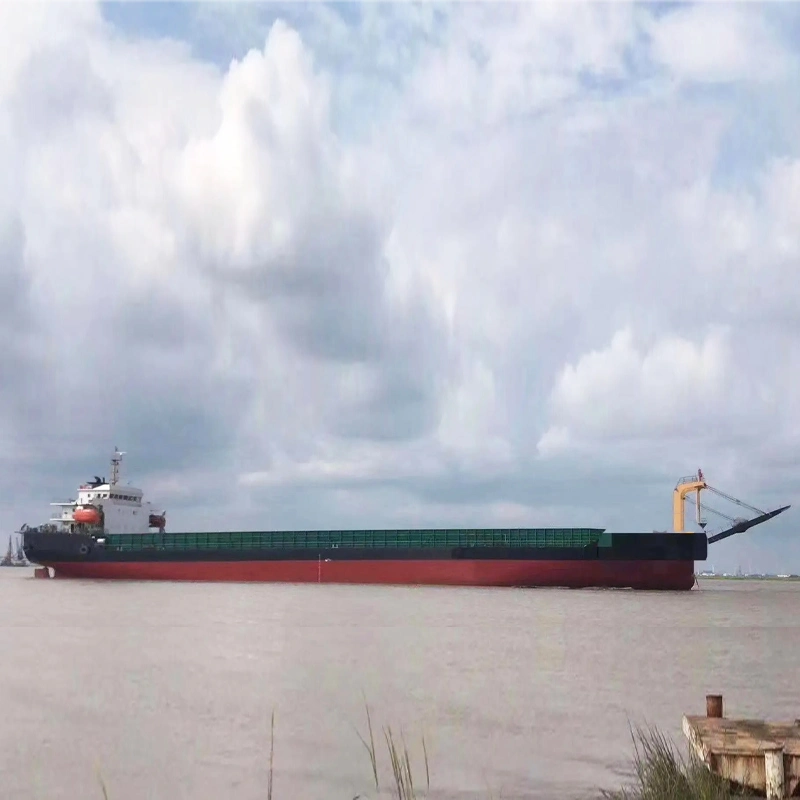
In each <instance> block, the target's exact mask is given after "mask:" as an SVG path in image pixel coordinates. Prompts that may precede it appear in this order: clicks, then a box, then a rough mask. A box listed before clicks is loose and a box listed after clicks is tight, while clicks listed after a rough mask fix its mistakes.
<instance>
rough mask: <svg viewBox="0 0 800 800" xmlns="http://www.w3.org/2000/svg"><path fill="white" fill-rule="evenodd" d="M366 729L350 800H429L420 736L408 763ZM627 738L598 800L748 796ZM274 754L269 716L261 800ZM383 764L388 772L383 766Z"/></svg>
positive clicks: (495, 797)
mask: <svg viewBox="0 0 800 800" xmlns="http://www.w3.org/2000/svg"><path fill="white" fill-rule="evenodd" d="M366 725H367V730H366V732H365V734H364V735H362V734H361V733H360V732H359V731H356V735H357V736H358V738H359V739H360V741H361V744H362V745H363V746H364V749H365V750H366V753H367V758H368V765H369V775H370V777H369V778H368V779H367V780H368V781H369V782H370V783H371V788H370V790H368V791H364V792H362V793H361V794H357V795H356V796H355V797H354V798H352V800H379V799H380V800H385V799H388V798H392V800H433V799H434V798H435V797H436V791H435V789H434V790H433V791H432V790H431V769H430V764H429V761H428V747H427V743H426V740H425V736H424V735H423V736H422V737H421V739H420V748H419V751H420V756H419V757H418V758H416V759H415V760H414V761H413V763H412V758H411V755H410V752H409V748H408V745H407V743H406V738H405V736H404V735H403V733H402V732H400V733H399V735H398V734H397V733H395V732H394V731H393V730H392V728H391V726H389V725H387V726H384V727H383V728H382V730H381V732H380V734H379V735H378V736H377V737H376V733H375V730H374V727H373V724H372V715H371V714H370V710H369V706H368V705H367V706H366ZM376 738H377V740H378V741H379V742H381V745H380V746H378V745H377V744H376ZM632 739H633V750H634V755H633V759H632V780H631V781H630V783H629V785H627V786H624V787H622V788H620V789H616V790H608V789H598V800H734V798H737V800H738V799H739V798H751V797H753V796H752V795H750V794H747V793H745V792H744V790H739V791H737V790H736V789H735V788H733V787H732V786H731V785H730V784H729V783H728V782H727V781H725V780H723V779H722V778H719V777H718V776H716V775H714V774H712V773H711V772H710V771H709V770H708V769H707V768H706V767H705V766H704V765H703V764H702V763H701V762H700V761H699V760H697V759H696V758H695V757H690V758H688V759H685V758H683V757H682V756H681V755H680V754H679V753H678V751H677V749H676V747H675V746H674V745H673V743H672V742H670V741H669V740H668V739H667V737H666V736H665V735H664V734H662V733H661V732H660V731H658V730H657V729H647V730H643V729H636V730H635V731H632ZM274 756H275V714H274V712H273V714H272V718H271V721H270V742H269V762H268V768H267V781H266V792H265V797H266V800H273V777H274V767H275V757H274ZM387 763H388V767H389V768H388V771H387V770H384V768H383V765H384V764H387ZM387 773H388V775H387ZM382 774H383V776H384V778H383V780H382V779H381V775H382ZM98 780H99V783H100V787H101V790H102V794H103V798H104V800H110V798H112V797H113V793H109V792H108V791H107V789H106V786H105V783H104V781H103V779H102V776H101V775H99V774H98ZM373 791H374V793H372V792H373ZM502 797H503V794H502V792H500V793H493V792H491V791H488V792H487V794H486V800H501V798H502ZM278 798H280V792H278Z"/></svg>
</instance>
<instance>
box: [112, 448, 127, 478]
mask: <svg viewBox="0 0 800 800" xmlns="http://www.w3.org/2000/svg"><path fill="white" fill-rule="evenodd" d="M124 455H125V451H124V450H123V451H120V449H119V448H118V447H117V446H116V445H115V446H114V455H113V456H112V458H111V485H112V486H114V485H115V484H116V483H117V482H118V481H119V465H120V464H121V463H122V456H124Z"/></svg>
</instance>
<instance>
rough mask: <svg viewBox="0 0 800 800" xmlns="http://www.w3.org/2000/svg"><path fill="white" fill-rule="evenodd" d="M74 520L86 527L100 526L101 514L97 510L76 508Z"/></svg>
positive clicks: (73, 513)
mask: <svg viewBox="0 0 800 800" xmlns="http://www.w3.org/2000/svg"><path fill="white" fill-rule="evenodd" d="M72 519H74V520H75V522H81V523H83V524H84V525H99V524H100V512H99V511H98V510H97V509H96V508H91V507H90V508H86V507H84V508H76V509H75V510H74V511H73V512H72Z"/></svg>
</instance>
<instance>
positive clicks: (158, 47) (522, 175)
mask: <svg viewBox="0 0 800 800" xmlns="http://www.w3.org/2000/svg"><path fill="white" fill-rule="evenodd" d="M43 8H44V7H27V6H26V5H24V4H9V5H8V6H5V7H3V10H2V12H0V13H1V16H0V21H1V22H2V25H0V30H2V33H0V49H1V50H2V52H3V53H4V55H3V56H2V57H0V58H2V59H3V61H2V62H0V98H2V103H0V139H2V145H3V147H2V156H0V168H3V169H4V174H6V175H7V176H9V178H8V180H7V181H6V184H5V186H4V187H3V188H2V189H0V253H2V255H3V258H4V263H5V264H6V265H7V268H6V270H5V272H4V274H3V276H2V278H0V283H2V286H3V287H10V288H8V290H7V291H5V292H4V294H3V299H2V301H0V310H1V311H2V319H3V322H0V327H2V326H5V327H3V331H4V336H5V339H6V341H7V345H6V348H5V350H3V351H2V356H0V368H1V369H2V370H3V374H6V373H7V374H14V375H15V376H16V383H15V384H14V388H13V390H11V389H9V387H10V386H11V385H12V384H11V383H10V382H9V381H5V382H4V387H3V388H0V435H2V436H3V437H4V444H5V448H4V449H5V452H6V453H13V454H14V457H13V458H12V457H11V456H6V457H5V459H4V460H3V461H2V462H0V484H2V490H3V496H5V497H6V498H10V499H6V500H4V501H3V503H2V505H0V520H2V521H3V524H5V525H6V526H12V525H13V526H16V525H18V524H20V521H21V520H20V517H24V518H27V521H28V522H32V521H34V519H35V518H37V517H38V516H40V515H41V513H46V509H47V506H46V504H47V503H48V502H49V501H50V500H51V499H54V497H60V496H63V495H68V494H69V493H70V492H72V491H73V488H74V485H75V484H76V483H77V482H79V481H81V480H83V479H84V478H85V477H87V476H89V475H93V474H95V473H96V472H97V470H102V469H103V468H104V465H105V464H106V461H107V457H108V453H110V451H111V449H112V448H113V446H114V444H118V445H119V446H120V447H122V448H123V449H125V450H127V451H128V452H129V454H130V455H129V465H128V469H129V470H130V478H131V480H135V482H136V483H137V484H138V485H140V486H142V487H143V488H145V490H146V493H147V495H148V496H152V499H153V500H154V502H156V503H157V504H163V505H164V506H165V507H167V508H168V509H169V514H170V517H169V518H170V520H172V521H173V522H171V527H172V529H176V528H175V526H178V527H181V528H187V527H201V528H203V529H213V528H215V527H217V528H218V527H223V528H224V527H230V526H235V527H237V528H240V529H241V528H250V527H255V528H272V527H343V526H347V525H353V526H357V527H373V526H374V527H378V526H388V525H398V526H409V525H429V526H450V525H468V526H471V527H472V526H478V525H498V526H509V525H546V526H552V525H592V526H595V525H597V526H600V527H607V528H609V529H627V530H631V529H642V530H652V529H663V528H665V527H668V526H669V525H670V522H671V510H670V509H671V493H672V488H673V486H674V484H675V481H676V480H677V478H678V476H680V475H683V474H686V473H688V472H691V471H693V470H695V469H696V468H697V466H701V467H702V468H703V469H704V471H705V472H706V474H707V475H708V477H709V482H710V483H712V485H715V486H719V487H720V488H721V489H723V490H725V491H727V492H729V493H731V494H733V495H735V496H738V497H741V498H742V499H744V500H746V501H748V502H751V503H753V504H754V505H756V506H759V507H773V506H777V505H782V504H784V503H793V504H795V505H797V504H798V503H800V465H798V461H797V458H796V453H797V452H798V444H800V411H798V409H800V394H799V392H800V390H798V388H797V383H796V381H795V380H794V375H796V370H797V368H798V367H799V366H800V337H798V322H797V320H798V319H800V315H798V314H797V311H798V308H800V293H799V291H800V290H798V288H797V287H798V285H800V284H798V281H797V279H796V278H797V270H798V263H800V238H799V237H800V217H798V208H800V153H798V144H797V137H796V135H795V134H796V131H797V129H798V125H800V95H798V93H797V91H796V86H797V78H798V51H797V42H798V33H799V32H800V11H798V7H797V6H796V5H795V4H770V5H763V6H762V5H757V4H753V3H747V4H743V3H736V4H731V5H726V4H721V3H714V4H699V5H683V4H682V5H677V4H659V5H657V6H656V5H653V4H647V5H639V6H628V5H625V4H621V3H614V4H586V5H580V4H576V3H567V4H557V5H555V6H545V5H543V4H520V5H513V4H507V5H503V6H502V7H501V6H498V5H496V4H484V5H479V4H445V5H441V6H434V5H433V4H421V5H419V6H412V5H410V4H397V5H392V4H388V3H381V4H376V3H370V4H365V5H359V4H355V3H353V4H341V5H336V6H325V5H323V4H320V3H315V4H310V5H302V4H299V3H289V4H285V5H278V4H268V5H259V4H256V3H238V4H220V5H212V4H208V3H203V4H199V5H194V4H189V3H176V4H156V3H142V4H135V3H119V4H106V5H102V6H95V5H93V4H91V3H81V4H78V5H75V6H71V5H66V4H55V5H53V6H47V7H46V8H47V13H44V12H43V11H42V9H43ZM97 364H101V365H102V368H101V367H97V366H96V365H97ZM93 365H94V366H93ZM43 385H47V386H54V387H59V388H58V391H57V392H56V393H55V395H54V396H53V395H47V396H44V395H43V394H42V392H41V386H43ZM21 476H22V477H24V479H25V481H24V485H25V486H26V487H30V488H26V489H25V490H19V489H18V488H16V489H14V491H12V487H18V481H19V479H20V477H21ZM726 510H728V511H732V512H735V509H726ZM794 514H795V511H794V509H793V510H792V511H791V512H789V513H787V514H786V515H785V516H784V517H783V518H781V519H780V520H777V521H775V522H774V523H771V524H770V525H769V526H765V527H764V528H763V529H762V530H758V531H754V532H752V533H748V534H746V535H745V536H742V537H736V538H735V539H734V540H732V541H729V542H725V543H722V544H720V545H719V546H718V547H717V549H716V552H718V553H719V556H717V555H715V556H714V558H713V561H714V564H715V566H716V567H718V568H723V569H736V567H737V566H738V565H739V564H740V563H741V565H742V566H743V567H745V566H747V565H748V564H752V566H753V567H754V568H757V569H783V568H785V567H787V566H791V568H793V569H794V570H795V571H800V544H798V538H797V528H798V526H797V524H796V522H795V518H794ZM734 515H735V514H734Z"/></svg>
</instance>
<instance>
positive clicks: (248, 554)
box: [23, 531, 708, 565]
mask: <svg viewBox="0 0 800 800" xmlns="http://www.w3.org/2000/svg"><path fill="white" fill-rule="evenodd" d="M23 548H24V551H25V555H26V556H27V557H28V559H29V560H30V561H31V562H33V563H36V564H43V565H44V564H46V565H53V564H57V563H61V562H90V563H136V562H144V563H153V562H184V563H185V562H226V561H227V562H236V561H242V562H254V561H272V562H276V561H277V562H280V561H292V562H297V561H318V560H320V559H322V560H326V561H449V560H469V561H495V560H499V561H595V560H596V561H705V560H706V558H707V556H708V540H707V538H706V536H705V534H703V533H622V534H620V533H615V534H613V535H612V544H611V546H604V547H600V546H598V545H596V544H595V545H589V546H587V547H497V546H494V547H480V546H476V547H452V548H431V547H425V548H412V547H409V548H401V547H364V548H355V547H334V548H328V549H316V548H301V549H293V548H257V549H245V548H194V549H178V548H160V547H151V548H142V549H136V550H115V549H112V548H107V547H106V546H105V545H103V544H101V543H98V542H97V541H96V540H95V539H94V538H93V537H91V536H86V535H83V534H64V533H41V532H38V531H26V532H25V534H24V538H23Z"/></svg>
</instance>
